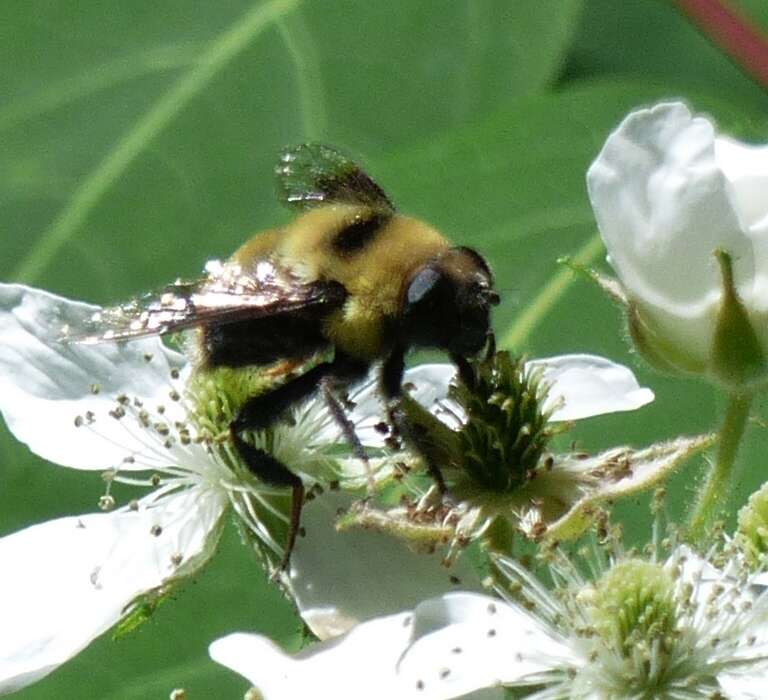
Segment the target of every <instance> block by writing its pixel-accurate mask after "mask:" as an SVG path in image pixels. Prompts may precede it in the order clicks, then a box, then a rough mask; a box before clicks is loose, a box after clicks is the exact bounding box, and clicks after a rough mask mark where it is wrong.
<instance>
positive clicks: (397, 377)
mask: <svg viewBox="0 0 768 700" xmlns="http://www.w3.org/2000/svg"><path fill="white" fill-rule="evenodd" d="M404 371H405V348H395V350H393V351H392V353H391V354H390V355H389V357H388V358H387V359H386V360H385V361H384V364H383V365H382V367H381V390H382V392H383V394H384V398H385V399H386V400H387V404H388V407H389V418H390V421H391V422H392V424H393V426H394V427H395V429H396V430H397V432H398V433H400V436H401V437H402V438H403V439H404V440H405V441H406V442H407V443H408V444H410V445H411V446H412V447H413V448H414V449H416V450H417V451H418V453H419V455H420V457H421V458H422V459H423V460H424V464H425V465H426V467H427V471H428V472H429V474H430V476H431V477H432V478H433V479H434V480H435V483H436V484H437V488H438V489H439V491H440V493H442V494H444V493H446V491H447V490H448V489H447V487H446V485H445V479H444V478H443V473H442V471H441V470H440V466H439V465H438V464H436V463H435V461H434V460H433V459H431V457H430V455H429V453H428V452H427V451H426V450H422V449H420V440H419V435H417V434H416V433H417V431H416V430H415V429H414V428H413V427H412V426H411V424H410V422H409V421H408V419H407V417H406V415H405V411H404V410H403V407H402V405H401V399H402V384H403V372H404Z"/></svg>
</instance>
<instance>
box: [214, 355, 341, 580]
mask: <svg viewBox="0 0 768 700" xmlns="http://www.w3.org/2000/svg"><path fill="white" fill-rule="evenodd" d="M332 369H333V363H331V362H324V363H321V364H319V365H317V366H315V367H313V368H312V369H311V370H309V371H308V372H305V373H304V374H302V375H301V376H299V377H296V378H295V379H292V380H290V381H288V382H286V383H285V384H283V385H282V386H280V387H278V388H277V389H274V390H273V391H269V392H267V393H265V394H259V395H258V396H253V397H251V398H250V399H248V401H246V402H245V403H244V404H243V406H242V407H241V408H240V410H239V411H238V413H237V415H236V416H235V419H234V420H233V421H232V423H231V424H230V426H229V434H230V436H231V438H232V443H233V444H234V446H235V449H236V450H237V452H238V454H239V455H240V457H241V459H242V460H243V462H245V464H246V466H247V467H248V469H250V470H251V471H252V472H253V473H254V474H255V475H256V476H258V477H259V479H262V480H263V481H264V482H265V483H267V484H270V485H272V486H290V487H291V489H292V491H293V493H292V497H291V519H290V522H289V525H288V541H287V542H286V545H285V553H284V554H283V559H282V561H281V562H280V568H281V569H285V568H287V567H288V562H289V561H290V558H291V552H293V548H294V546H295V545H296V536H297V535H298V533H299V526H300V523H301V509H302V506H303V505H304V484H303V483H302V481H301V479H300V478H299V477H298V476H296V474H294V473H293V472H292V471H291V470H290V469H288V467H286V466H285V464H283V463H282V462H281V461H280V460H278V459H276V458H275V457H273V456H272V455H270V454H269V453H268V452H265V451H264V450H261V449H258V448H256V447H254V446H253V445H249V444H248V443H247V442H246V441H245V440H243V438H242V436H241V433H242V432H243V431H245V430H262V429H264V428H267V427H269V426H270V425H271V424H272V423H274V422H275V421H276V420H277V419H278V418H279V417H280V414H281V413H282V412H283V411H284V410H286V409H287V408H289V407H290V406H292V405H293V404H295V403H297V402H298V401H301V400H302V399H304V398H306V397H307V396H309V395H310V394H311V393H312V392H313V391H314V390H315V389H316V388H317V385H318V383H319V382H320V380H321V379H322V378H323V377H324V376H325V375H326V374H328V373H329V372H331V371H332Z"/></svg>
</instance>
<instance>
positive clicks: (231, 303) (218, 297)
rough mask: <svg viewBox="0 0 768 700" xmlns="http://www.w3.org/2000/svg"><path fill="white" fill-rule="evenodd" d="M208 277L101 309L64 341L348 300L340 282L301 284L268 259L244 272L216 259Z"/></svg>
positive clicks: (123, 336)
mask: <svg viewBox="0 0 768 700" xmlns="http://www.w3.org/2000/svg"><path fill="white" fill-rule="evenodd" d="M206 270H207V272H208V275H207V277H204V278H202V279H200V280H197V281H193V282H185V281H182V280H178V281H177V282H175V283H173V284H170V285H168V286H167V287H165V288H164V289H163V290H162V291H160V292H157V293H150V294H146V295H143V296H141V297H137V298H136V299H132V300H131V301H129V302H128V303H126V304H122V305H120V306H115V307H110V308H105V309H101V310H100V311H97V312H96V313H94V314H93V316H91V318H90V319H89V320H87V321H86V322H85V323H84V324H83V326H82V327H78V328H74V327H66V328H63V329H62V333H61V337H62V340H64V341H67V342H75V343H82V344H95V343H101V342H109V341H116V340H130V339H133V338H141V337H145V336H150V335H163V334H165V333H174V332H176V331H183V330H185V329H188V328H194V327H196V326H202V325H208V324H224V323H231V322H234V321H241V320H244V319H255V318H262V317H265V316H272V315H276V314H290V313H291V312H296V311H301V312H302V313H310V312H312V311H316V312H321V311H322V312H324V313H325V312H328V311H329V310H332V309H334V308H338V307H339V306H341V305H342V304H343V303H344V299H345V298H346V291H345V290H344V287H343V286H342V285H340V284H339V283H338V282H332V281H331V282H311V283H304V282H301V281H300V280H299V279H298V278H297V277H296V276H295V275H293V274H291V273H290V271H287V270H285V269H283V268H281V267H279V266H277V265H275V264H273V263H272V262H270V261H268V260H260V261H258V262H257V263H255V265H254V267H253V269H251V270H248V271H247V272H246V271H243V270H242V269H241V268H240V266H239V265H237V264H234V263H226V264H222V263H220V262H218V261H211V262H210V263H208V266H207V267H206Z"/></svg>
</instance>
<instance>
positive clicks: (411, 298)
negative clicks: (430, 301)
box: [406, 267, 440, 306]
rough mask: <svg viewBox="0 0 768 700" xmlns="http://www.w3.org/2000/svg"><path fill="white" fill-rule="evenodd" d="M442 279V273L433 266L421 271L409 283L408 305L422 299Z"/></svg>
mask: <svg viewBox="0 0 768 700" xmlns="http://www.w3.org/2000/svg"><path fill="white" fill-rule="evenodd" d="M439 280H440V273H439V272H437V271H436V270H433V269H432V268H431V267H425V268H424V269H423V270H421V272H419V273H418V274H417V275H416V276H415V277H414V278H413V280H411V283H410V284H409V285H408V295H407V299H406V301H407V303H408V306H412V305H415V304H418V303H419V302H420V301H422V300H423V299H424V298H425V297H426V296H427V295H428V294H429V293H430V292H431V291H432V290H433V289H434V288H435V286H436V285H437V283H438V281H439Z"/></svg>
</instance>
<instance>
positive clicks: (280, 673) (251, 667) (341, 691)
mask: <svg viewBox="0 0 768 700" xmlns="http://www.w3.org/2000/svg"><path fill="white" fill-rule="evenodd" d="M410 617H411V615H410V614H409V613H400V614H399V615H392V616H390V617H384V618H379V619H376V620H373V621H371V622H368V623H366V624H363V625H360V626H359V627H356V628H355V629H353V630H352V631H351V632H350V633H349V634H348V635H346V636H344V637H342V638H339V639H335V640H333V641H332V642H327V643H325V644H317V645H314V646H312V647H311V648H309V649H307V650H306V651H304V652H302V653H300V654H297V655H296V656H295V657H291V656H289V655H287V654H285V653H284V652H283V651H281V650H280V649H279V648H278V647H277V646H276V645H275V644H274V643H273V642H271V641H270V640H269V639H266V638H264V637H259V636H256V635H251V634H244V633H240V634H232V635H229V636H228V637H224V638H223V639H219V640H217V641H215V642H213V644H211V646H210V654H211V657H212V658H213V659H214V660H215V661H218V662H219V663H221V664H224V665H225V666H228V667H229V668H231V669H233V670H234V671H237V672H238V673H240V674H241V675H243V676H245V677H246V678H248V680H249V681H250V682H251V683H253V685H254V686H256V688H258V689H259V691H260V692H261V693H262V695H263V696H264V698H265V699H266V700H297V699H298V698H313V697H314V698H334V700H360V698H367V699H370V700H392V698H403V700H406V698H409V697H413V698H416V697H417V696H416V691H415V689H414V691H413V694H412V695H410V696H409V695H402V694H400V692H399V689H398V687H397V679H396V676H395V669H396V665H397V661H398V659H399V657H400V655H401V654H402V653H403V651H404V650H405V648H406V646H407V644H408V639H409V636H410V626H409V625H408V624H407V623H408V620H409V618H410Z"/></svg>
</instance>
